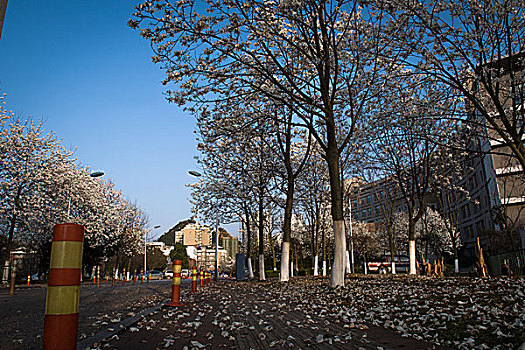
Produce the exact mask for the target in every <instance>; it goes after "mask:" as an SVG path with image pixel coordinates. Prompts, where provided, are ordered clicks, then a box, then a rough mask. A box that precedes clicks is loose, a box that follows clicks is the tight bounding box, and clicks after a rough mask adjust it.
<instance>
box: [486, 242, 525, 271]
mask: <svg viewBox="0 0 525 350" xmlns="http://www.w3.org/2000/svg"><path fill="white" fill-rule="evenodd" d="M505 259H507V264H508V265H509V267H510V269H511V271H512V272H513V273H514V275H523V272H524V267H525V249H519V250H514V251H511V252H506V253H501V254H498V255H492V256H489V257H488V261H487V263H488V266H489V271H490V275H491V276H501V265H502V264H503V260H505Z"/></svg>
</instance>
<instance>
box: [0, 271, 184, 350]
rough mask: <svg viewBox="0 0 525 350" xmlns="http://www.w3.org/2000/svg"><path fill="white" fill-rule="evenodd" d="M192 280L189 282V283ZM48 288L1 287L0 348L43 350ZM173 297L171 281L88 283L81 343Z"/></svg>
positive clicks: (83, 298)
mask: <svg viewBox="0 0 525 350" xmlns="http://www.w3.org/2000/svg"><path fill="white" fill-rule="evenodd" d="M187 282H188V281H187V280H185V281H184V283H185V284H186V283H187ZM45 287H46V286H45V285H42V286H31V287H29V288H27V287H25V286H22V287H20V288H17V290H16V293H15V295H13V296H10V295H9V294H8V292H9V290H8V289H7V288H3V287H2V288H0V310H1V314H2V316H1V319H2V322H1V323H0V324H1V326H0V349H13V350H17V349H24V350H27V349H41V348H42V336H43V332H44V309H45V299H46V288H45ZM170 295H171V280H162V281H151V282H150V283H144V284H142V285H141V284H140V282H139V283H137V284H136V285H133V283H131V282H127V283H126V285H125V286H123V285H122V282H120V283H117V284H116V285H115V286H114V287H112V286H111V283H109V284H105V283H103V284H102V285H101V286H100V288H96V287H95V286H94V285H93V284H91V283H84V284H83V285H82V287H81V289H80V310H79V315H80V316H79V331H78V335H79V340H82V339H84V338H86V337H90V336H92V335H94V334H95V333H98V332H100V331H102V330H107V329H108V328H111V327H114V326H117V325H118V324H119V322H120V321H121V320H124V319H127V318H129V317H132V316H133V315H135V314H136V313H138V312H139V311H141V310H144V309H148V308H150V307H151V306H153V305H156V304H158V303H159V302H164V301H166V300H167V299H168V298H169V297H170Z"/></svg>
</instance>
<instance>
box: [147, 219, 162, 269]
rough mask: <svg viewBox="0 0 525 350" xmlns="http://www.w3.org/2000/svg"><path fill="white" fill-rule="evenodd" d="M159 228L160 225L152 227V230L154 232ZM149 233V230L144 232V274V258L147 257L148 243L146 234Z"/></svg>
mask: <svg viewBox="0 0 525 350" xmlns="http://www.w3.org/2000/svg"><path fill="white" fill-rule="evenodd" d="M159 227H160V225H157V226H154V227H153V230H156V229H158V228H159ZM150 231H151V229H150V230H148V231H146V234H145V235H144V273H146V271H147V269H146V262H147V258H146V256H147V251H146V243H147V241H148V233H149V232H150Z"/></svg>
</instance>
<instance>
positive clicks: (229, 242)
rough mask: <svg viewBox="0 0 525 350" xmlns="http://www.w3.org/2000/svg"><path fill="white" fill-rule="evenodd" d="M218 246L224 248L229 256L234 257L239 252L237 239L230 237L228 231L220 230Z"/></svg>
mask: <svg viewBox="0 0 525 350" xmlns="http://www.w3.org/2000/svg"><path fill="white" fill-rule="evenodd" d="M219 231H220V230H219ZM219 246H221V247H223V248H224V250H225V251H226V252H227V255H228V256H229V257H230V258H232V259H235V255H236V254H237V253H238V252H239V239H238V238H237V237H232V236H231V235H230V234H229V233H228V232H221V234H220V236H219Z"/></svg>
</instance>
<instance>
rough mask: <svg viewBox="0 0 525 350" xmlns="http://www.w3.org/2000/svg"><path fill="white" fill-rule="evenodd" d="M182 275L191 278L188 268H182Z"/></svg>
mask: <svg viewBox="0 0 525 350" xmlns="http://www.w3.org/2000/svg"><path fill="white" fill-rule="evenodd" d="M180 277H182V278H189V277H190V271H189V270H188V269H182V270H181V271H180Z"/></svg>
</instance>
